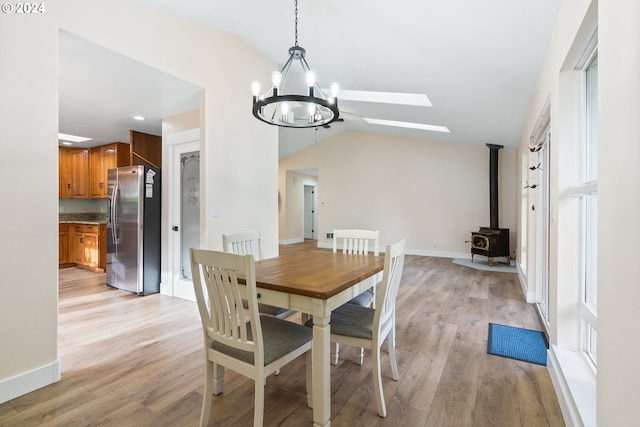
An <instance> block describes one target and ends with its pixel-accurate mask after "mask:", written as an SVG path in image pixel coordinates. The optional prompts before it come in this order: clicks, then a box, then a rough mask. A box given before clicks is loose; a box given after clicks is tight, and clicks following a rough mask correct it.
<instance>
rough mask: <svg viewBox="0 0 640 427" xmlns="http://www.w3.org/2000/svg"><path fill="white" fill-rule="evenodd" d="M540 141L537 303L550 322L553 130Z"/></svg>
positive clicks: (547, 321) (537, 169) (535, 165)
mask: <svg viewBox="0 0 640 427" xmlns="http://www.w3.org/2000/svg"><path fill="white" fill-rule="evenodd" d="M543 138H544V139H543V140H542V141H540V143H539V147H541V149H540V150H539V151H538V162H537V164H534V165H532V167H533V168H534V170H535V172H537V177H538V186H537V187H536V190H537V191H538V193H537V199H538V206H536V212H537V215H536V218H537V224H536V231H537V233H538V235H537V236H536V242H537V244H536V249H537V254H536V273H537V274H536V277H537V281H536V282H537V283H536V303H537V304H538V309H539V311H540V314H541V315H542V317H543V319H544V321H545V322H546V323H547V325H548V324H549V253H550V250H549V244H550V239H549V230H550V218H549V216H550V209H549V208H550V206H549V192H550V188H549V166H550V159H549V153H550V147H549V145H550V143H551V132H550V131H549V130H547V131H546V132H545V134H544V136H543Z"/></svg>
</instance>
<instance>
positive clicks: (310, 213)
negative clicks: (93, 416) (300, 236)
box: [302, 184, 318, 240]
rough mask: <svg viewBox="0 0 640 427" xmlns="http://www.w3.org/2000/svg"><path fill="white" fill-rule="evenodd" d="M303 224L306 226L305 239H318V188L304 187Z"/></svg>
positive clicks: (313, 186) (312, 186)
mask: <svg viewBox="0 0 640 427" xmlns="http://www.w3.org/2000/svg"><path fill="white" fill-rule="evenodd" d="M303 200H304V202H303V209H302V210H303V212H304V218H303V224H304V238H305V239H313V240H316V239H317V232H316V229H317V226H316V224H317V223H318V219H317V209H316V186H315V185H307V184H305V185H304V198H303Z"/></svg>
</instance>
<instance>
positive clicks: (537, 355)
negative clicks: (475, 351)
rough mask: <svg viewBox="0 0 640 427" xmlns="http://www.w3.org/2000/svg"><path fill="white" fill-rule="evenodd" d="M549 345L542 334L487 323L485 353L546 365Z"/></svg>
mask: <svg viewBox="0 0 640 427" xmlns="http://www.w3.org/2000/svg"><path fill="white" fill-rule="evenodd" d="M548 348H549V343H548V342H547V338H546V337H545V335H544V333H542V332H540V331H534V330H531V329H522V328H515V327H513V326H505V325H498V324H496V323H489V340H488V344H487V353H489V354H494V355H496V356H502V357H508V358H510V359H516V360H521V361H523V362H531V363H536V364H538V365H544V366H546V365H547V349H548Z"/></svg>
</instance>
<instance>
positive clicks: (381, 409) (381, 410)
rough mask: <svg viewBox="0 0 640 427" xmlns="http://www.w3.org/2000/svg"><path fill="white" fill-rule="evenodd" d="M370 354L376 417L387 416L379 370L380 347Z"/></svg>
mask: <svg viewBox="0 0 640 427" xmlns="http://www.w3.org/2000/svg"><path fill="white" fill-rule="evenodd" d="M375 347H376V348H374V349H373V351H372V352H371V353H372V355H371V359H372V360H371V362H372V365H373V366H372V369H373V372H372V374H373V392H374V393H375V395H376V405H377V406H378V415H380V416H381V417H383V418H384V417H386V416H387V407H386V405H385V403H384V392H383V391H382V372H381V369H380V346H375Z"/></svg>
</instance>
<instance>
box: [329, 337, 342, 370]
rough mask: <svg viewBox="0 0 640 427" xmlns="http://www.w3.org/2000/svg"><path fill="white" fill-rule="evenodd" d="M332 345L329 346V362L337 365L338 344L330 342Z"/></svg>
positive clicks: (338, 355)
mask: <svg viewBox="0 0 640 427" xmlns="http://www.w3.org/2000/svg"><path fill="white" fill-rule="evenodd" d="M332 344H333V346H332V347H331V350H332V351H331V364H332V365H334V366H335V365H337V364H338V358H339V357H340V344H338V343H337V342H335V343H332Z"/></svg>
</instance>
